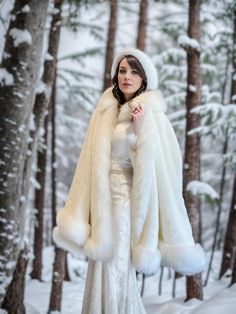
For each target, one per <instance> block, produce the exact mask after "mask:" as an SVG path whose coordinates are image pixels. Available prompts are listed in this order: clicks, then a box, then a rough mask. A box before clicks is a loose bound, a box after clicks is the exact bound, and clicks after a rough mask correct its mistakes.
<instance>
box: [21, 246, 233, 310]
mask: <svg viewBox="0 0 236 314" xmlns="http://www.w3.org/2000/svg"><path fill="white" fill-rule="evenodd" d="M53 255H54V254H53V248H52V247H48V248H46V249H45V250H44V267H43V280H44V281H43V282H39V281H38V280H31V279H30V278H29V277H28V280H27V281H26V293H25V305H26V314H46V313H47V310H48V303H49V297H50V290H51V275H52V263H53ZM220 260H221V253H220V252H219V253H218V252H216V254H215V259H214V263H213V267H212V271H211V276H210V278H209V282H208V285H207V286H206V287H205V288H204V301H199V300H196V299H192V300H190V301H188V302H184V299H185V277H182V278H179V279H177V280H176V297H175V298H174V299H173V298H172V296H171V294H172V286H173V273H171V275H172V276H171V278H169V277H170V276H169V274H170V272H169V270H168V269H164V274H163V281H162V294H161V296H159V295H158V286H159V274H157V275H155V276H151V277H148V278H146V281H145V289H144V295H143V302H144V305H145V308H146V311H147V314H189V313H193V314H195V313H197V314H234V313H235V309H236V284H235V285H233V286H231V287H230V288H227V287H228V285H229V282H230V278H229V277H228V276H225V277H224V278H223V279H222V280H220V281H219V280H217V277H218V273H219V264H220ZM68 263H69V270H70V275H71V279H72V281H71V282H64V286H63V301H62V311H61V313H62V314H79V313H80V312H81V307H82V299H83V290H84V285H85V278H86V271H87V263H86V262H85V261H80V260H77V259H74V258H72V257H71V256H69V258H68ZM76 273H77V275H76ZM78 274H79V276H78ZM204 278H205V274H203V279H204ZM140 284H141V281H140Z"/></svg>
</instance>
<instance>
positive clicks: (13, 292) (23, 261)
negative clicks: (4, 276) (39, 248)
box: [2, 246, 28, 314]
mask: <svg viewBox="0 0 236 314" xmlns="http://www.w3.org/2000/svg"><path fill="white" fill-rule="evenodd" d="M27 253H28V252H27V248H26V246H25V248H24V249H23V250H21V251H20V254H19V257H18V260H17V264H16V268H15V270H14V275H13V278H14V280H12V281H11V284H10V286H9V289H8V290H7V293H6V295H5V298H4V301H3V304H2V308H3V309H5V310H7V312H8V313H11V314H25V306H24V293H25V273H26V267H27V263H28V258H27Z"/></svg>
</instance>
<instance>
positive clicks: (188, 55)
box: [0, 0, 236, 314]
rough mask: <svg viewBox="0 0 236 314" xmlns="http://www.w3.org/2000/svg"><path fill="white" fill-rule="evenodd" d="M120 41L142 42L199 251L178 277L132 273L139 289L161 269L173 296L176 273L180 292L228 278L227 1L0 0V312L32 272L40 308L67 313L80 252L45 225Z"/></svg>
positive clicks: (234, 270) (231, 29)
mask: <svg viewBox="0 0 236 314" xmlns="http://www.w3.org/2000/svg"><path fill="white" fill-rule="evenodd" d="M123 47H137V48H139V49H141V50H144V51H145V52H147V53H148V55H150V57H151V58H152V60H153V62H154V64H155V66H156V68H157V71H158V76H159V89H160V90H161V91H162V93H163V94H164V97H165V100H166V102H167V105H168V111H167V115H168V118H169V119H170V121H171V123H172V125H173V127H174V129H175V131H176V134H177V137H178V140H179V143H180V146H181V150H182V153H183V162H184V184H183V193H184V197H185V202H186V205H187V208H188V211H189V212H188V213H189V217H190V221H191V224H192V227H193V233H194V237H195V240H196V241H197V242H200V243H202V245H203V247H204V249H205V251H206V254H207V265H206V270H205V272H204V273H203V274H202V276H201V275H197V276H193V277H187V278H186V283H185V281H183V279H184V278H182V277H181V276H180V275H179V274H176V273H174V272H173V271H171V270H168V269H164V268H161V270H160V272H159V273H158V275H157V276H154V277H153V278H145V277H144V276H141V275H140V274H137V277H138V280H139V282H140V290H141V293H142V294H144V291H151V292H152V293H153V295H154V296H155V297H153V296H152V298H151V300H152V303H153V300H154V298H155V300H157V302H158V297H157V296H158V295H159V296H160V295H161V294H163V293H164V292H163V290H164V291H166V289H165V288H163V286H164V284H163V282H165V280H167V279H168V281H169V282H171V286H170V285H167V286H168V289H169V295H171V298H172V297H173V298H174V297H176V291H177V288H176V286H177V282H180V281H181V280H182V281H181V282H182V284H181V287H184V289H186V290H181V291H182V294H181V296H183V295H184V299H186V300H191V299H196V300H204V289H206V288H207V285H209V281H210V282H215V283H216V282H217V281H218V280H220V279H221V280H222V278H223V281H222V282H223V285H224V287H225V288H227V287H228V286H229V285H230V286H232V285H233V284H234V283H235V281H236V210H235V209H236V183H235V182H236V181H235V178H236V175H235V174H236V145H235V134H236V107H235V102H236V3H235V1H234V0H223V1H217V0H202V1H200V0H190V1H187V0H178V1H174V2H173V1H169V0H166V1H164V0H159V1H154V0H153V1H152V0H150V1H147V0H142V1H132V0H130V1H116V0H113V1H92V0H91V1H83V0H81V1H79V0H77V1H72V0H70V1H69V0H64V1H63V0H54V1H53V0H42V1H40V2H39V1H36V0H15V1H13V0H1V1H0V63H1V65H0V117H1V119H0V143H1V145H0V284H1V288H0V306H1V308H2V309H5V310H6V311H8V313H24V312H25V304H26V302H25V300H26V299H27V295H28V294H27V291H26V293H25V288H26V290H27V286H29V287H30V285H31V283H32V282H35V281H38V282H42V283H43V282H46V281H48V282H50V288H49V291H48V296H47V297H46V299H45V297H44V299H42V300H43V303H44V305H43V308H44V311H45V308H47V309H46V312H48V313H52V312H55V311H62V313H65V314H67V313H70V312H69V310H68V311H66V310H62V300H63V294H62V288H63V283H64V284H65V281H67V282H73V283H74V284H78V280H81V281H80V284H79V287H80V288H79V289H80V295H82V292H83V285H84V278H85V274H86V265H87V261H86V258H85V256H83V255H81V259H79V260H76V261H75V259H73V258H72V256H71V255H70V254H69V253H67V252H65V251H63V250H61V249H59V248H54V244H53V242H52V228H53V226H54V225H55V217H56V211H57V210H58V209H59V208H60V207H61V206H63V203H64V202H65V198H66V195H67V193H68V189H69V186H70V184H71V181H72V176H73V174H74V171H75V167H76V163H77V161H78V157H79V152H80V148H81V145H82V142H83V138H84V135H85V132H86V129H87V126H88V122H89V119H90V117H91V114H92V112H93V110H94V108H95V105H96V103H97V101H98V99H99V96H100V94H101V92H102V91H103V90H104V89H106V88H107V87H108V86H110V85H111V81H110V75H109V73H110V68H111V63H112V60H113V58H114V55H115V53H116V52H117V51H118V50H119V49H120V48H123ZM45 256H50V258H48V259H47V258H46V259H45ZM52 260H54V262H53V263H52ZM49 263H50V265H49ZM45 268H46V269H47V270H48V272H49V273H50V274H47V275H45ZM165 274H166V276H167V277H166V278H167V279H165ZM157 283H158V284H157ZM155 285H156V286H155ZM234 286H235V285H234ZM154 287H156V288H154ZM154 289H155V293H156V294H155V293H154V291H153V290H154ZM229 289H231V288H229ZM19 291H20V292H19ZM183 291H185V292H183ZM205 291H206V290H205ZM34 298H35V299H36V298H37V297H36V294H35V296H34ZM34 301H35V300H34ZM80 301H81V300H80ZM27 302H28V303H31V304H32V306H33V305H34V302H29V301H28V299H27ZM35 302H36V301H35ZM181 302H182V303H183V300H181ZM45 303H46V305H45ZM147 303H148V301H147ZM149 303H150V302H149ZM187 303H188V302H187ZM197 305H199V304H197ZM80 306H81V302H80V305H79V307H80ZM148 306H149V308H148ZM194 306H196V304H194ZM225 306H226V305H225ZM151 308H152V311H153V312H152V313H155V310H157V308H158V306H157V305H156V306H153V307H150V304H149V305H147V309H151ZM2 311H3V312H4V310H2ZM28 313H33V311H32V309H31V310H28ZM35 313H36V312H35ZM37 313H44V312H43V311H42V312H41V310H40V309H38V312H37ZM77 313H78V312H77ZM148 313H149V312H148ZM150 313H151V310H150ZM158 313H159V312H158ZM163 313H164V312H163ZM166 313H181V312H177V310H176V308H175V309H173V311H172V312H166ZM186 313H187V312H186ZM189 313H190V312H189ZM196 313H200V312H196ZM201 313H203V312H201ZM206 313H209V312H206ZM214 313H216V312H214ZM222 313H223V312H222ZM224 313H227V312H225V311H224ZM228 313H230V312H228Z"/></svg>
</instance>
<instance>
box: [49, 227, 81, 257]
mask: <svg viewBox="0 0 236 314" xmlns="http://www.w3.org/2000/svg"><path fill="white" fill-rule="evenodd" d="M52 237H53V240H54V242H55V243H56V244H57V245H58V246H59V247H60V248H62V249H64V250H66V251H69V252H70V253H71V254H72V255H74V256H75V257H81V256H83V248H82V246H79V245H78V244H77V243H75V242H73V241H71V240H69V239H68V237H67V235H64V234H63V233H62V231H61V229H60V228H59V227H55V228H54V229H53V233H52Z"/></svg>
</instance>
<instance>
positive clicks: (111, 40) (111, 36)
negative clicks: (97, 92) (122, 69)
mask: <svg viewBox="0 0 236 314" xmlns="http://www.w3.org/2000/svg"><path fill="white" fill-rule="evenodd" d="M116 21H117V0H112V1H110V20H109V26H108V34H107V47H106V57H105V71H104V77H103V82H104V83H103V90H105V89H107V88H108V87H110V86H111V74H110V73H111V66H112V62H113V58H114V47H115V38H116Z"/></svg>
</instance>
